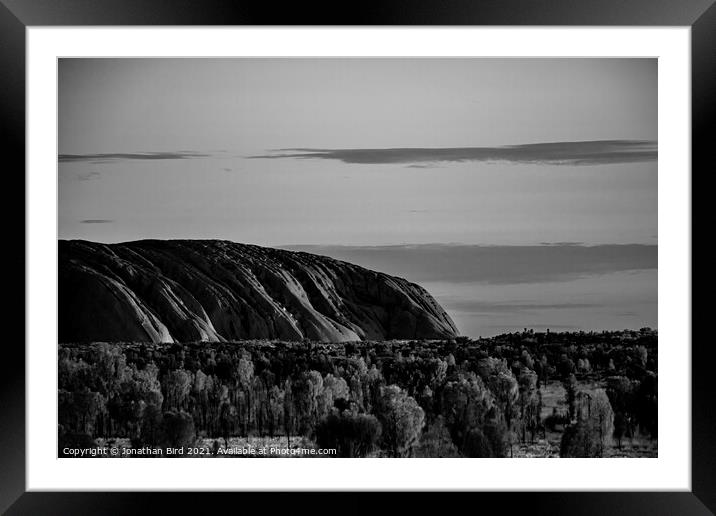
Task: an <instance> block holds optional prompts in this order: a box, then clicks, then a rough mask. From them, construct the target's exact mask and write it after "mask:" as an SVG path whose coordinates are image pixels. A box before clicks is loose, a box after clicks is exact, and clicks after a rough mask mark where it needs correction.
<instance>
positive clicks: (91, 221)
mask: <svg viewBox="0 0 716 516" xmlns="http://www.w3.org/2000/svg"><path fill="white" fill-rule="evenodd" d="M113 222H114V221H113V220H111V219H85V220H81V221H80V223H82V224H111V223H113Z"/></svg>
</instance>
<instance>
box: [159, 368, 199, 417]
mask: <svg viewBox="0 0 716 516" xmlns="http://www.w3.org/2000/svg"><path fill="white" fill-rule="evenodd" d="M192 383H193V378H192V374H191V373H190V372H188V371H185V370H184V369H177V370H176V371H170V372H168V373H167V374H166V375H165V376H164V381H163V382H162V387H163V388H164V389H163V391H164V396H165V399H164V402H165V403H164V408H165V409H167V410H181V409H183V408H185V407H184V401H185V400H186V398H187V396H188V395H189V391H190V390H191V387H192Z"/></svg>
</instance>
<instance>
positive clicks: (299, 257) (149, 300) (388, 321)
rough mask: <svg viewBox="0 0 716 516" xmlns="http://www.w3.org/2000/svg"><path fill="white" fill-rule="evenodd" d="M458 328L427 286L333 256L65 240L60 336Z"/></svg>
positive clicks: (378, 334)
mask: <svg viewBox="0 0 716 516" xmlns="http://www.w3.org/2000/svg"><path fill="white" fill-rule="evenodd" d="M457 333H458V332H457V329H456V328H455V324H454V323H453V322H452V320H451V319H450V316H449V315H448V314H447V313H445V311H444V310H443V309H442V308H441V307H440V305H439V304H438V303H437V302H436V301H435V300H434V299H433V298H432V296H430V294H428V292H427V291H426V290H425V289H423V288H422V287H420V286H419V285H416V284H414V283H410V282H408V281H406V280H404V279H402V278H397V277H394V276H389V275H387V274H383V273H380V272H374V271H371V270H368V269H364V268H362V267H358V266H356V265H353V264H350V263H347V262H342V261H338V260H334V259H332V258H328V257H325V256H318V255H314V254H309V253H300V252H293V251H284V250H280V249H272V248H267V247H258V246H254V245H244V244H237V243H233V242H227V241H219V240H142V241H137V242H128V243H123V244H109V245H107V244H99V243H94V242H87V241H82V240H71V241H64V240H63V241H60V242H59V340H60V342H88V341H148V342H187V341H199V340H201V341H225V340H241V339H282V340H302V339H305V338H307V339H311V340H319V341H331V342H342V341H358V340H387V339H442V338H451V337H455V336H456V335H457Z"/></svg>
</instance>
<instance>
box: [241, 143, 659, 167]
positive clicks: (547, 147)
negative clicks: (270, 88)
mask: <svg viewBox="0 0 716 516" xmlns="http://www.w3.org/2000/svg"><path fill="white" fill-rule="evenodd" d="M657 154H658V151H657V143H656V142H653V141H645V140H598V141H582V142H554V143H532V144H526V145H509V146H503V147H454V148H427V147H420V148H391V149H306V148H299V149H278V150H276V151H274V152H271V153H270V154H264V155H258V156H249V158H252V159H286V158H294V159H332V160H338V161H342V162H344V163H352V164H369V165H377V164H389V163H407V164H413V165H415V164H420V163H439V162H466V161H482V162H496V161H506V162H511V163H531V164H545V165H607V164H614V163H633V162H641V161H654V160H656V159H657Z"/></svg>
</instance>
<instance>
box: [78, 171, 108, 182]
mask: <svg viewBox="0 0 716 516" xmlns="http://www.w3.org/2000/svg"><path fill="white" fill-rule="evenodd" d="M100 177H102V176H101V174H100V173H99V172H96V171H94V170H93V171H92V172H87V173H86V174H77V180H78V181H92V180H93V179H99V178H100Z"/></svg>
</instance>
